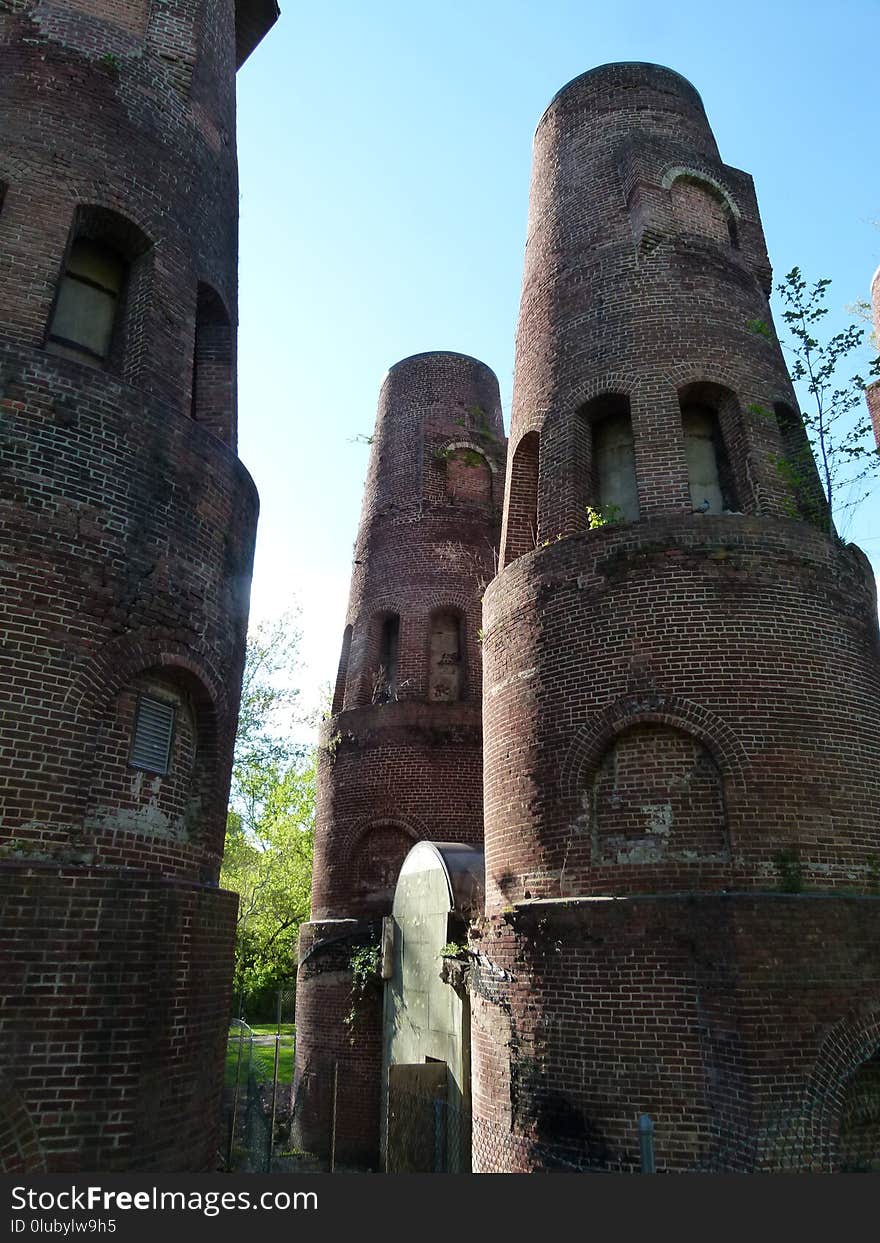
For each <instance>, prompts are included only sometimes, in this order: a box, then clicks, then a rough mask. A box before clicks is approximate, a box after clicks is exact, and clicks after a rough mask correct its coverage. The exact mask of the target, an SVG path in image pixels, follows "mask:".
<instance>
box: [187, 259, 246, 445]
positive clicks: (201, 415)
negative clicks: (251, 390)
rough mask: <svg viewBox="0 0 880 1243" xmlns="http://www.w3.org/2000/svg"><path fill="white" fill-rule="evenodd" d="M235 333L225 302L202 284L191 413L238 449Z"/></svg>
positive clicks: (197, 317)
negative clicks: (236, 437)
mask: <svg viewBox="0 0 880 1243" xmlns="http://www.w3.org/2000/svg"><path fill="white" fill-rule="evenodd" d="M235 396H236V394H235V332H234V329H233V326H232V321H231V319H230V317H229V312H228V311H227V309H226V307H225V306H224V304H223V300H222V298H221V297H220V295H219V294H218V293H217V291H216V290H215V289H212V288H211V286H210V285H207V284H204V283H200V284H199V286H198V293H197V297H196V327H195V339H194V341H193V376H192V404H191V408H190V413H191V414H192V417H193V418H194V419H195V421H196V422H197V423H202V424H204V425H205V427H207V428H208V430H209V431H211V432H213V434H214V435H215V436H216V437H217V438H218V439H219V440H222V441H223V443H224V444H226V445H230V446H231V447H232V448H234V447H235V432H236V427H235V424H236V420H235Z"/></svg>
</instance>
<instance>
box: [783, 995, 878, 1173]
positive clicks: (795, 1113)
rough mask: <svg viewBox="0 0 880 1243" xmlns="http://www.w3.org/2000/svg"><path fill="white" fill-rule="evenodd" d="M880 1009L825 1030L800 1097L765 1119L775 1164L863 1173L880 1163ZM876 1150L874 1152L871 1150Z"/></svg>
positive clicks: (822, 1170)
mask: <svg viewBox="0 0 880 1243" xmlns="http://www.w3.org/2000/svg"><path fill="white" fill-rule="evenodd" d="M878 1058H880V1008H878V1007H877V1005H876V1004H875V1005H874V1006H873V1007H871V1008H870V1009H869V1010H868V1011H867V1013H865V1012H860V1013H856V1014H850V1015H847V1016H846V1017H844V1018H842V1019H840V1020H839V1021H838V1022H837V1023H835V1024H834V1026H833V1027H831V1028H830V1029H828V1030H826V1032H825V1035H824V1038H823V1040H822V1043H821V1045H820V1047H819V1050H818V1053H817V1055H816V1060H815V1062H814V1064H813V1069H812V1072H811V1074H810V1076H809V1079H808V1080H807V1082H806V1084H805V1085H804V1089H803V1091H802V1093H801V1094H800V1097H799V1099H796V1100H795V1101H794V1102H792V1101H791V1100H788V1101H785V1102H783V1103H782V1104H781V1105H780V1106H778V1107H777V1109H776V1111H775V1113H774V1114H772V1115H771V1116H770V1117H769V1118H768V1121H767V1123H766V1129H767V1131H768V1133H769V1134H770V1135H771V1136H772V1137H773V1141H774V1142H773V1144H772V1149H773V1156H772V1165H773V1168H775V1169H779V1170H786V1169H795V1170H797V1169H804V1168H808V1169H809V1170H810V1171H811V1172H812V1173H840V1172H843V1168H842V1167H843V1165H844V1163H847V1164H848V1165H850V1167H851V1168H850V1169H849V1170H848V1171H847V1172H852V1173H855V1172H864V1171H862V1170H858V1171H857V1170H856V1169H855V1168H854V1167H856V1166H864V1165H865V1164H870V1165H871V1167H872V1168H871V1170H870V1172H872V1173H873V1172H877V1170H878V1166H880V1149H878V1148H877V1140H878V1135H880V1110H878V1097H877V1091H878V1087H880V1079H878V1074H880V1067H878ZM872 1150H873V1151H872Z"/></svg>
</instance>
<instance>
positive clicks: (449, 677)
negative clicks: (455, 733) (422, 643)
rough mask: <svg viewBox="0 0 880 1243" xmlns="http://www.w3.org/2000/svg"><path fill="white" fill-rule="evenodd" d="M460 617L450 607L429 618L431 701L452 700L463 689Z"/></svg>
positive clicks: (459, 697)
mask: <svg viewBox="0 0 880 1243" xmlns="http://www.w3.org/2000/svg"><path fill="white" fill-rule="evenodd" d="M461 631H462V625H461V618H460V617H459V615H458V614H457V613H455V612H453V611H452V610H449V609H447V610H444V611H443V612H441V613H435V614H434V616H433V617H432V618H431V653H430V662H431V667H430V675H429V679H428V698H429V700H430V701H431V702H432V703H455V702H456V701H457V700H459V699H461V698H462V693H463V689H464V676H463V672H464V671H463V662H462V641H461Z"/></svg>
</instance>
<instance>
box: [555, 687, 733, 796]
mask: <svg viewBox="0 0 880 1243" xmlns="http://www.w3.org/2000/svg"><path fill="white" fill-rule="evenodd" d="M646 724H656V725H668V726H670V727H671V728H673V729H677V730H680V731H681V732H682V733H685V734H690V735H692V736H693V737H694V738H696V739H698V740H699V742H701V743H702V744H703V746H704V747H705V748H706V750H707V751H708V752H709V754H710V755H711V756H712V758H713V760H714V761H715V763H716V764H717V765H718V769H719V771H720V773H721V775H722V779H723V781H724V789H725V797H726V799H727V803H728V808H732V806H733V805H734V803H735V801H736V800H737V798H741V797H742V795H743V794H744V792H745V789H746V780H747V774H748V769H749V761H748V757H747V755H746V753H745V749H744V748H743V746H742V743H741V742H740V740H739V739H738V738H737V736H736V734H735V733H734V732H733V730H732V729H731V728H730V726H729V725H727V724H726V723H725V722H724V721H723V720H721V719H720V717H717V716H715V714H714V713H711V712H709V711H708V710H707V709H705V708H703V707H702V706H701V705H700V704H697V703H693V702H692V701H691V700H688V699H683V698H681V697H679V696H675V695H663V694H660V693H654V692H649V693H644V694H632V695H627V696H625V697H624V698H622V699H618V700H617V701H616V702H615V703H613V704H610V705H609V706H608V707H607V708H605V709H604V710H603V711H601V712H599V713H597V714H596V715H595V716H594V717H593V718H592V719H591V721H590V722H589V723H588V724H586V725H584V726H582V727H581V728H580V729H579V730H578V731H577V732H576V733H575V735H574V736H573V738H572V740H571V742H570V743H569V747H568V751H567V752H566V755H565V757H564V759H563V761H562V764H561V766H560V777H559V780H560V786H561V791H562V795H563V797H564V798H567V799H576V798H578V796H579V794H580V791H581V790H582V788H583V787H584V785H585V783H586V781H587V778H588V777H589V775H590V774H591V773H593V772H594V771H595V769H596V768H597V767H598V765H599V762H600V761H601V759H602V756H603V755H604V754H605V752H606V750H607V749H608V747H609V746H610V745H611V743H612V742H613V741H614V739H615V738H616V737H617V735H618V734H620V733H622V732H623V730H625V729H628V728H629V726H631V725H646Z"/></svg>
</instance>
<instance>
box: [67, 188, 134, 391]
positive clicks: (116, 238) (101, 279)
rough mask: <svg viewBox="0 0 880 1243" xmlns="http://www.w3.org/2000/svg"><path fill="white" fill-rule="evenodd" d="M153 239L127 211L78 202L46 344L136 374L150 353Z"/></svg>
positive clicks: (71, 355) (129, 377) (125, 373)
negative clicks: (135, 222) (151, 252)
mask: <svg viewBox="0 0 880 1243" xmlns="http://www.w3.org/2000/svg"><path fill="white" fill-rule="evenodd" d="M149 251H150V242H149V239H148V238H147V237H146V235H145V234H144V233H143V232H142V231H141V230H140V229H139V228H138V227H137V225H136V224H134V223H133V222H132V221H130V220H127V219H126V218H125V217H124V216H120V215H119V214H118V213H116V212H112V211H108V210H107V209H106V208H103V207H93V206H80V207H79V208H77V212H76V217H75V220H74V225H73V229H72V230H71V235H70V242H69V245H68V248H67V254H66V256H65V260H64V266H63V269H62V272H61V275H60V278H59V281H58V288H57V290H56V295H55V303H54V306H53V308H52V315H51V318H50V322H49V325H48V330H47V334H46V349H47V350H49V351H50V352H51V353H53V354H60V355H62V356H64V357H66V358H74V359H76V360H77V361H78V362H81V363H86V364H88V365H89V366H92V367H106V368H107V369H108V370H111V371H115V372H117V373H121V374H122V375H123V376H124V378H125V379H127V380H130V381H131V380H133V379H135V378H136V375H137V371H138V368H139V367H140V366H141V365H142V362H143V356H144V355H145V354H146V338H145V334H146V331H147V329H146V321H147V305H148V287H149V265H148V262H147V258H148V253H149Z"/></svg>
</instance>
